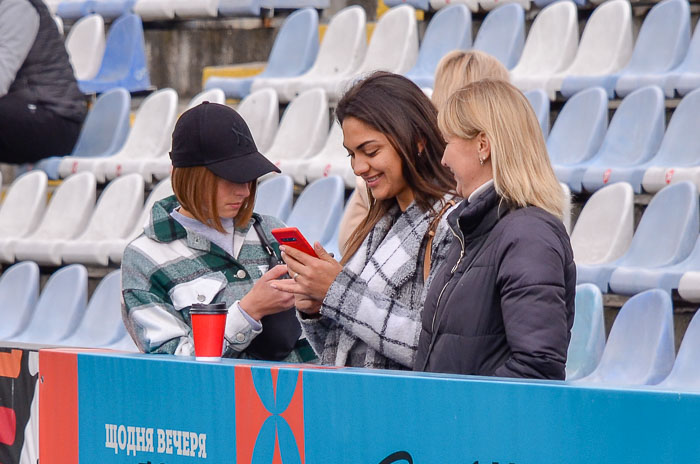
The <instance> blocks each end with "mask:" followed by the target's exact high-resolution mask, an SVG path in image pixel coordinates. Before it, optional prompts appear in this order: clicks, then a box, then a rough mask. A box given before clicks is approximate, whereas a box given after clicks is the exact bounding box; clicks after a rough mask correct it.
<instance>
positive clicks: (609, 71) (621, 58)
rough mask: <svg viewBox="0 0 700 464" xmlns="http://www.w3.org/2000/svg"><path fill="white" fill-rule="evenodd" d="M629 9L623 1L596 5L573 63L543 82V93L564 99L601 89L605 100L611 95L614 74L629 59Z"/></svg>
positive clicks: (630, 52)
mask: <svg viewBox="0 0 700 464" xmlns="http://www.w3.org/2000/svg"><path fill="white" fill-rule="evenodd" d="M633 48H634V38H633V33H632V7H631V6H630V3H629V1H627V0H613V1H608V2H605V3H603V4H602V5H600V6H599V7H597V8H596V9H595V11H593V14H592V15H591V17H590V18H589V19H588V21H587V22H586V27H585V28H584V30H583V34H582V35H581V42H580V43H579V46H578V51H577V52H576V58H574V61H573V63H571V65H570V66H569V67H568V68H566V69H565V70H563V71H562V72H561V73H558V74H556V75H554V76H552V78H551V79H550V80H549V81H548V82H547V93H548V94H549V98H551V99H552V100H554V98H555V97H556V92H557V91H561V93H562V95H564V96H565V97H567V98H568V97H570V96H572V95H574V94H575V93H576V92H578V91H580V90H583V89H586V88H588V87H603V88H604V89H605V91H606V92H607V93H608V98H613V97H614V96H615V92H614V90H615V83H616V82H617V77H616V73H617V72H619V71H620V70H621V69H622V68H623V67H625V66H626V65H627V63H628V62H629V60H630V57H631V56H632V49H633Z"/></svg>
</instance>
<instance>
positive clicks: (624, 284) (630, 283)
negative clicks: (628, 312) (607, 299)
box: [610, 237, 700, 295]
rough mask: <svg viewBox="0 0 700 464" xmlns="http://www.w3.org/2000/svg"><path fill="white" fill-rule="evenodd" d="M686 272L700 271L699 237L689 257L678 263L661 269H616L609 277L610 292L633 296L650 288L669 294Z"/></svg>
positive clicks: (624, 267) (625, 267)
mask: <svg viewBox="0 0 700 464" xmlns="http://www.w3.org/2000/svg"><path fill="white" fill-rule="evenodd" d="M688 271H700V237H699V238H698V240H697V241H696V242H695V247H693V251H691V252H690V255H688V257H687V258H685V259H684V260H683V261H681V262H680V263H677V264H672V265H670V266H662V267H627V266H622V267H618V268H617V269H615V270H614V271H613V273H612V275H610V290H611V291H612V292H613V293H617V294H620V295H634V294H636V293H639V292H643V291H644V290H649V289H652V288H660V289H662V290H666V291H667V292H669V293H671V292H672V291H673V290H675V289H677V288H678V283H679V282H680V281H681V277H683V274H685V273H686V272H688Z"/></svg>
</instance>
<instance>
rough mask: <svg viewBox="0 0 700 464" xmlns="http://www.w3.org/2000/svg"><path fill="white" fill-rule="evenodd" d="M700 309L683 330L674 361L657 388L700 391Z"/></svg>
mask: <svg viewBox="0 0 700 464" xmlns="http://www.w3.org/2000/svg"><path fill="white" fill-rule="evenodd" d="M699 314H700V311H697V312H696V313H695V316H693V319H692V320H691V321H690V324H689V325H688V328H687V329H686V330H685V335H684V336H683V341H682V342H681V347H680V348H679V349H678V356H676V362H675V363H673V369H672V370H671V373H670V374H668V377H666V379H665V380H664V381H663V382H661V383H660V384H658V388H660V389H663V390H671V391H694V392H697V391H700V369H698V366H700V316H699Z"/></svg>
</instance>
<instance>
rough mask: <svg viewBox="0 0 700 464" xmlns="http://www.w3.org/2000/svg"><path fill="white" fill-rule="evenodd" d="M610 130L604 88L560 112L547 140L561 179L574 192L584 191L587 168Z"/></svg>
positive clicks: (570, 102) (579, 95) (586, 92)
mask: <svg viewBox="0 0 700 464" xmlns="http://www.w3.org/2000/svg"><path fill="white" fill-rule="evenodd" d="M607 127H608V96H607V94H606V93H605V91H604V90H603V89H601V88H600V87H593V88H590V89H586V90H583V91H581V92H579V93H577V94H576V95H574V96H573V97H571V98H570V99H569V100H568V101H567V102H566V104H565V105H564V107H563V108H562V110H561V111H560V112H559V115H558V116H557V119H556V121H554V125H553V126H552V130H551V132H550V133H549V137H548V138H547V151H548V152H549V158H550V160H551V161H552V166H553V167H554V173H555V174H556V175H557V178H558V179H559V180H560V181H562V182H564V183H566V184H567V185H568V186H569V187H570V188H571V191H572V192H575V193H579V192H580V191H581V179H582V177H583V173H584V171H585V168H583V167H580V166H581V164H582V163H584V162H586V161H588V160H590V159H591V158H592V157H593V155H595V154H596V152H597V151H598V149H599V148H600V144H601V143H602V142H603V139H604V138H605V132H606V129H607Z"/></svg>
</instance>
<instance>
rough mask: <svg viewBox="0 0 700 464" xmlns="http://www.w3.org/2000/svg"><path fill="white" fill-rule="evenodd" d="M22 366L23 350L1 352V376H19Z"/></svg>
mask: <svg viewBox="0 0 700 464" xmlns="http://www.w3.org/2000/svg"><path fill="white" fill-rule="evenodd" d="M21 367H22V350H11V351H10V352H9V353H0V377H10V378H12V379H16V378H17V377H19V371H20V368H21Z"/></svg>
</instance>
